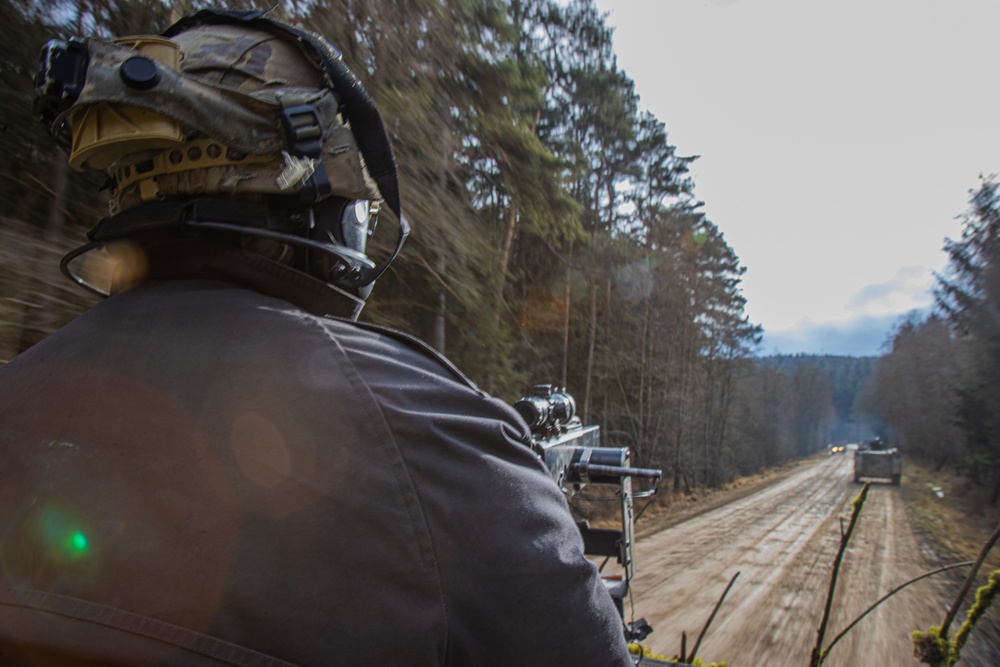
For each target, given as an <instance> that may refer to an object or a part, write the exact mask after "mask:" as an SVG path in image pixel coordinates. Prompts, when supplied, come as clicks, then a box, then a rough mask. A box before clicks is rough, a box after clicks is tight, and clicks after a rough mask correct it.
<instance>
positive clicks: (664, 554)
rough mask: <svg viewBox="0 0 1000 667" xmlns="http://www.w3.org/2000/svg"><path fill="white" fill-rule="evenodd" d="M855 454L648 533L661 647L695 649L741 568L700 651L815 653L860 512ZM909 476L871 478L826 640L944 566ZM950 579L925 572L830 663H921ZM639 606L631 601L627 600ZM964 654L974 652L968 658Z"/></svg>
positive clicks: (637, 599)
mask: <svg viewBox="0 0 1000 667" xmlns="http://www.w3.org/2000/svg"><path fill="white" fill-rule="evenodd" d="M852 470H853V468H852V458H851V456H849V455H847V456H842V455H834V456H830V457H829V458H827V459H824V460H822V461H818V462H817V463H816V464H815V465H811V466H808V467H806V468H803V469H801V470H799V471H798V472H796V473H794V474H792V475H791V476H790V477H787V478H786V479H784V480H782V481H781V482H779V483H777V484H775V485H772V486H770V487H767V488H764V489H762V490H760V491H758V492H756V493H754V494H752V495H750V496H747V497H745V498H743V499H740V500H737V501H735V502H732V503H730V504H728V505H725V506H723V507H721V508H719V509H717V510H714V511H711V512H709V513H706V514H703V515H701V516H698V517H696V518H694V519H691V520H689V521H686V522H684V523H681V524H679V525H676V526H673V527H671V528H668V529H666V530H663V531H661V532H658V533H654V534H648V535H645V536H644V537H642V538H641V539H640V540H639V541H638V543H637V549H636V564H637V577H636V580H635V582H634V586H633V604H634V615H635V618H639V617H643V616H644V617H645V618H646V619H647V620H648V621H649V623H650V624H651V625H652V626H653V628H654V630H655V631H654V633H653V634H652V635H650V636H649V637H648V638H647V639H646V640H645V642H644V645H646V646H648V647H649V648H651V649H652V650H653V651H654V652H655V653H661V654H665V655H668V656H673V655H676V654H677V653H678V652H679V649H680V642H681V632H682V631H683V632H686V633H687V637H688V649H689V650H690V649H691V647H692V646H693V645H694V641H695V639H696V638H697V636H698V633H699V632H700V631H701V628H702V626H703V625H704V623H705V620H706V619H707V618H708V616H709V614H710V613H711V611H712V608H713V606H714V604H715V602H716V600H717V599H718V597H719V596H720V595H721V593H722V591H723V590H724V589H725V587H726V584H727V583H728V582H729V580H730V578H731V577H732V576H733V575H734V574H735V573H736V572H737V571H738V572H740V576H739V578H738V579H737V580H736V583H735V584H734V586H733V588H732V590H730V592H729V596H728V597H727V598H726V601H725V603H724V604H723V606H722V608H721V609H720V610H719V613H718V615H717V616H716V618H715V621H714V623H713V625H712V627H711V628H710V629H709V631H708V634H707V635H706V637H705V639H704V641H703V642H702V645H701V649H700V650H699V652H698V656H699V657H700V658H702V659H703V660H706V661H709V660H717V661H723V660H724V661H727V662H728V663H729V665H730V667H743V666H746V667H765V666H767V667H777V666H781V667H783V666H785V665H791V666H801V667H807V666H808V664H809V653H810V650H811V648H812V646H813V644H814V643H815V640H816V631H817V628H818V627H819V623H820V619H821V617H822V613H823V605H824V602H825V599H826V591H827V587H828V585H829V581H830V573H831V569H832V564H833V561H834V558H835V556H836V552H837V548H838V546H839V543H840V531H841V521H843V524H844V526H845V527H846V525H847V521H848V519H849V518H850V511H851V504H850V500H851V498H853V497H854V496H856V495H857V493H858V492H859V490H860V488H861V487H860V486H858V485H856V484H854V483H853V482H852ZM933 562H934V561H933V558H932V556H931V554H930V553H928V552H925V551H924V550H923V547H922V546H921V541H920V540H919V538H918V537H917V535H916V534H915V532H914V529H913V528H912V526H911V522H910V517H909V516H908V514H907V511H906V508H905V506H904V503H903V499H902V494H901V493H900V489H899V488H898V487H893V486H890V485H888V484H872V487H871V491H870V492H869V497H868V501H867V503H866V504H865V508H864V511H863V512H862V515H861V519H860V522H859V524H858V527H857V529H856V531H855V534H854V536H853V538H852V540H851V546H850V547H849V549H848V552H847V555H846V556H845V559H844V564H843V567H842V568H841V572H840V579H839V583H838V589H837V595H836V597H835V600H834V606H833V613H832V617H831V623H830V625H829V628H828V630H827V639H826V643H829V641H830V640H831V639H832V638H833V637H835V636H836V635H837V634H838V633H839V632H840V630H841V629H843V628H844V627H845V626H846V625H847V624H848V623H850V622H851V621H852V620H853V619H854V618H856V617H857V616H858V615H859V614H861V613H862V612H863V611H864V610H865V609H866V608H867V607H868V606H869V605H870V604H872V603H873V602H875V601H876V600H877V599H878V598H879V597H881V596H882V595H884V594H885V593H887V592H888V591H889V590H891V589H892V588H894V587H896V586H897V585H899V584H901V583H903V582H905V581H907V580H908V579H911V578H913V577H915V576H917V575H920V574H922V573H924V572H926V571H928V570H930V569H933V567H934V565H933ZM944 585H945V584H944V582H936V581H934V579H925V580H923V581H922V582H918V583H917V584H914V585H913V586H911V587H909V588H907V589H906V590H904V591H902V592H900V593H898V594H896V595H895V596H894V597H892V598H890V599H889V600H888V601H887V602H885V603H883V604H882V605H881V606H880V607H879V608H878V609H877V610H876V611H875V612H873V613H872V614H869V615H868V616H867V617H866V618H865V619H864V620H863V621H862V622H861V623H860V624H858V625H857V626H856V627H855V628H854V630H852V631H851V633H849V634H848V635H847V636H845V637H844V639H842V640H841V641H840V642H839V643H838V644H837V645H836V647H834V649H833V651H832V652H831V653H830V655H829V657H828V659H827V661H826V662H825V663H824V664H825V665H827V666H828V667H848V666H860V665H865V666H868V665H878V666H879V667H895V666H897V665H898V666H900V667H903V666H906V667H914V666H916V665H919V664H920V663H919V662H918V661H917V659H916V658H914V657H913V651H912V645H911V643H910V633H911V632H912V631H913V630H914V629H917V628H920V629H926V628H927V627H928V626H930V625H931V624H933V623H940V622H941V619H942V617H943V616H944V611H945V608H946V605H947V601H946V599H945V597H944V595H945V588H944ZM626 613H628V608H626ZM963 664H964V663H963Z"/></svg>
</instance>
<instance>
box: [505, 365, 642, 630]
mask: <svg viewBox="0 0 1000 667" xmlns="http://www.w3.org/2000/svg"><path fill="white" fill-rule="evenodd" d="M514 409H515V410H517V412H518V414H520V415H521V417H523V418H524V421H525V422H527V424H528V427H529V428H530V429H531V442H532V446H533V448H534V450H535V453H536V454H537V455H538V456H539V457H540V458H541V459H542V461H543V462H544V463H545V466H546V467H547V468H548V469H549V474H550V475H552V479H554V480H555V482H556V484H558V485H559V487H560V488H561V489H562V490H563V493H565V494H566V495H567V496H569V497H573V496H575V495H577V494H578V493H579V492H580V490H581V489H583V488H584V487H585V486H586V485H588V484H596V485H614V486H617V487H618V491H617V494H616V495H617V498H616V500H617V501H618V502H620V504H621V514H620V518H621V528H620V529H606V528H591V527H590V524H589V523H588V522H587V521H586V520H578V521H577V527H578V528H579V529H580V535H581V536H582V537H583V546H584V553H585V554H586V555H588V556H604V557H605V562H607V559H608V558H611V557H614V558H615V559H616V560H617V563H618V564H619V565H620V566H621V568H622V573H621V575H605V574H602V575H601V580H602V581H603V582H604V587H605V589H607V591H608V593H609V594H610V595H611V598H612V599H613V600H614V602H615V606H616V607H617V608H618V613H619V614H620V615H621V616H622V622H623V623H624V622H625V616H624V604H623V601H624V599H625V597H626V596H627V595H628V594H629V586H630V585H631V582H632V579H633V577H634V576H635V562H634V560H633V552H634V543H635V538H634V530H633V526H634V523H635V515H634V511H633V504H632V502H633V499H635V498H643V497H646V496H650V495H652V494H654V493H656V486H657V484H658V483H659V480H660V476H661V474H662V473H661V471H660V470H656V469H652V468H634V467H632V466H631V451H630V450H629V448H628V447H601V446H600V428H601V427H600V426H597V425H593V426H584V425H583V423H582V422H581V421H580V418H579V417H577V416H576V401H574V400H573V397H572V396H570V395H569V394H568V393H566V391H565V389H557V388H556V387H555V386H553V385H550V384H539V385H535V387H534V388H533V389H532V391H531V394H530V395H529V396H525V397H524V398H522V399H520V400H518V401H517V402H516V403H514ZM632 478H639V479H649V480H652V486H651V487H650V489H649V490H647V491H642V492H639V493H634V492H633V490H632ZM602 568H603V565H602ZM652 631H653V629H652V628H651V627H649V624H648V623H646V620H645V619H639V620H638V621H634V622H631V623H626V624H625V636H626V638H627V639H629V640H630V641H631V640H638V639H643V638H645V637H646V635H648V634H649V633H650V632H652Z"/></svg>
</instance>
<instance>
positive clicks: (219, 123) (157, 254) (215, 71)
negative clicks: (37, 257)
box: [35, 9, 409, 317]
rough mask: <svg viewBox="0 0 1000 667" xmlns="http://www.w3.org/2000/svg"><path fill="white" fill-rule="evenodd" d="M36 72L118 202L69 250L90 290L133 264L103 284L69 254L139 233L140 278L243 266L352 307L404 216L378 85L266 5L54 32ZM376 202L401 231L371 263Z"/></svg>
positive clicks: (43, 96)
mask: <svg viewBox="0 0 1000 667" xmlns="http://www.w3.org/2000/svg"><path fill="white" fill-rule="evenodd" d="M35 86H36V91H35V112H36V114H37V115H38V116H39V117H40V118H41V120H42V121H43V123H45V125H46V126H47V127H48V128H49V130H50V132H51V133H52V135H53V136H54V137H55V138H56V140H57V141H58V142H59V143H60V144H61V145H62V146H63V147H64V148H65V149H66V150H67V151H68V153H69V164H70V166H71V167H72V168H74V169H76V170H80V171H86V170H93V171H99V172H104V173H105V174H106V175H107V178H108V180H107V187H108V190H109V192H110V207H111V216H110V217H108V218H105V219H104V220H101V221H100V222H99V223H98V224H97V226H96V227H95V228H94V229H92V230H91V232H90V234H89V237H90V243H88V244H86V245H85V246H82V247H81V248H78V249H76V250H74V251H73V252H71V253H70V254H68V255H67V256H66V257H65V258H64V259H63V262H62V269H63V271H64V273H66V274H67V275H68V276H69V277H71V278H72V279H74V280H75V281H76V282H78V283H80V284H81V285H83V286H84V287H87V288H89V289H92V290H94V291H98V292H100V293H105V294H106V293H108V292H113V291H116V290H117V289H120V288H121V287H120V286H121V285H122V284H128V283H129V282H135V281H136V280H137V278H136V277H135V276H126V277H125V278H124V279H122V278H121V277H118V278H116V279H115V280H113V281H112V285H111V286H110V287H109V288H107V289H105V288H102V287H99V286H97V285H95V284H93V283H91V282H89V281H88V280H87V279H85V278H84V277H83V276H81V275H80V274H79V273H77V272H75V271H74V270H73V266H74V262H75V261H76V260H77V259H78V258H80V257H82V256H84V255H85V254H86V253H88V252H90V251H92V250H95V249H98V248H104V247H107V246H110V245H113V244H117V243H123V242H124V243H127V244H132V246H129V247H133V246H134V245H135V244H138V247H139V248H140V254H141V255H142V256H143V261H144V262H145V264H143V262H138V264H142V265H143V268H142V269H141V272H142V273H143V275H142V276H141V277H140V278H139V279H145V278H148V277H169V276H174V275H188V274H195V275H197V274H205V273H208V274H212V275H228V274H232V273H233V272H234V271H235V273H236V274H237V278H239V279H241V280H243V281H244V282H248V283H250V284H251V285H252V286H254V287H256V288H259V289H262V290H263V291H266V292H271V293H275V294H276V295H278V296H283V297H286V298H290V299H291V300H293V301H296V302H298V303H300V305H304V306H305V307H306V308H307V309H309V310H313V311H317V312H320V311H321V313H322V314H334V315H345V316H348V317H356V316H357V313H358V311H360V307H361V304H363V302H364V299H365V298H366V297H367V296H368V293H369V292H370V290H371V285H372V283H374V281H375V279H376V278H378V277H379V276H380V275H381V274H382V273H383V272H384V271H385V270H386V268H387V267H388V266H389V263H390V262H391V261H392V260H393V259H394V258H395V256H396V254H397V253H398V252H399V250H400V248H401V246H402V244H403V241H404V240H405V238H406V235H407V234H408V232H409V228H408V225H407V223H406V222H405V220H404V219H403V217H402V214H401V210H400V201H399V188H398V181H397V171H396V163H395V159H394V156H393V153H392V148H391V145H390V143H389V140H388V137H387V136H386V132H385V128H384V125H383V123H382V119H381V117H380V115H379V113H378V111H377V109H376V108H375V105H374V103H373V101H372V99H371V97H370V96H369V95H368V94H367V93H366V92H365V91H364V89H363V88H362V86H361V83H360V82H359V81H358V79H357V78H356V77H355V76H354V74H353V73H352V72H351V71H350V69H349V68H348V67H347V66H346V65H345V63H344V61H343V58H342V57H341V54H340V52H339V50H338V49H337V48H336V47H335V46H333V45H332V44H330V43H329V42H328V41H327V40H325V39H324V38H323V37H321V36H319V35H317V34H315V33H312V32H309V31H306V30H302V29H299V28H295V27H292V26H290V25H288V24H285V23H283V22H280V21H277V20H275V19H272V18H270V17H268V16H267V13H266V12H262V11H238V10H214V9H206V10H201V11H199V12H197V13H195V14H193V15H191V16H188V17H185V18H183V19H181V20H180V21H178V22H177V23H175V24H173V25H172V26H170V27H169V28H167V30H165V31H164V32H163V33H162V34H161V35H158V36H133V37H123V38H118V39H112V40H103V39H98V38H88V39H79V38H70V39H69V40H67V41H51V42H49V43H48V44H46V45H45V47H44V48H43V50H42V57H41V62H40V67H39V72H38V74H37V76H36V80H35ZM383 204H384V206H385V207H387V208H388V209H389V210H390V211H391V212H392V214H393V215H394V216H395V218H396V220H397V221H398V224H399V231H398V235H397V239H396V243H395V248H394V249H393V250H392V252H391V254H390V256H389V257H388V258H387V259H386V260H385V261H383V262H382V263H381V264H378V265H376V263H375V262H374V261H372V260H371V259H370V258H369V257H368V256H367V255H366V254H365V252H366V246H367V242H368V238H369V236H370V235H371V233H372V231H373V230H374V226H375V221H376V219H377V216H378V213H379V211H380V209H381V208H382V205H383ZM234 239H235V240H236V241H237V243H236V244H235V245H234V244H233V240H234ZM206 243H207V244H208V245H206ZM276 266H279V267H281V268H276ZM234 267H238V268H234ZM132 272H133V273H134V272H135V270H134V269H133V270H132ZM303 277H308V278H310V279H311V280H312V282H318V283H319V284H320V285H321V286H317V285H314V284H310V283H309V281H307V280H303ZM303 294H304V296H303ZM331 295H340V296H343V295H346V296H348V297H349V299H348V304H347V305H346V306H345V305H344V304H343V299H332V302H333V303H335V304H336V305H333V306H331V299H329V298H328V297H330V296H331ZM292 297H294V298H292ZM330 311H334V312H330Z"/></svg>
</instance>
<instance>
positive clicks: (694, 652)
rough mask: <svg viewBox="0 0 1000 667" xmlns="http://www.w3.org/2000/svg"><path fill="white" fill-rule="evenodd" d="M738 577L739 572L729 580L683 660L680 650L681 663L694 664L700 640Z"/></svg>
mask: <svg viewBox="0 0 1000 667" xmlns="http://www.w3.org/2000/svg"><path fill="white" fill-rule="evenodd" d="M738 576H740V573H739V572H737V573H736V574H734V575H733V578H732V579H730V580H729V585H728V586H726V590H724V591H722V597H720V598H719V601H718V602H716V603H715V608H714V609H713V610H712V614H711V615H710V616H709V617H708V620H707V621H705V627H703V628H702V629H701V634H699V635H698V641H696V642H695V643H694V648H693V649H691V655H689V656H687V657H686V658H685V657H684V655H683V649H682V653H681V662H694V659H695V658H696V657H697V656H698V649H699V648H701V640H702V639H704V638H705V633H706V632H707V631H708V626H710V625H712V621H713V620H715V614H716V613H718V611H719V607H721V606H722V603H723V601H724V600H725V599H726V596H727V595H729V589H730V588H732V587H733V584H734V583H735V582H736V577H738Z"/></svg>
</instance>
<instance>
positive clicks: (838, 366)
mask: <svg viewBox="0 0 1000 667" xmlns="http://www.w3.org/2000/svg"><path fill="white" fill-rule="evenodd" d="M877 359H878V357H846V356H838V355H829V354H796V355H772V356H768V357H761V358H760V359H759V360H758V363H761V364H765V365H769V366H772V367H775V368H778V369H779V370H781V371H784V372H786V373H789V374H792V373H794V372H795V371H796V370H797V369H799V368H802V367H803V366H811V367H814V368H818V369H820V370H821V371H823V372H824V373H825V374H826V375H827V377H829V378H830V388H831V392H832V394H833V404H834V408H835V409H836V411H837V424H836V425H835V426H834V427H833V429H832V431H831V435H830V437H831V440H832V441H833V442H841V443H847V442H858V441H860V440H863V439H865V438H869V437H871V436H872V433H871V432H870V431H869V428H868V426H867V425H866V424H864V423H859V422H857V421H855V419H854V414H853V408H854V401H855V399H856V398H857V396H858V394H859V393H861V389H862V388H863V387H864V386H865V382H866V381H867V380H868V376H869V375H871V372H872V368H874V366H875V361H876V360H877Z"/></svg>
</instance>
